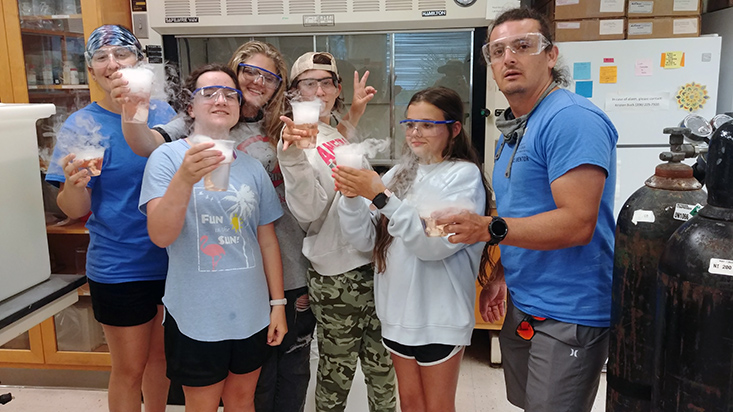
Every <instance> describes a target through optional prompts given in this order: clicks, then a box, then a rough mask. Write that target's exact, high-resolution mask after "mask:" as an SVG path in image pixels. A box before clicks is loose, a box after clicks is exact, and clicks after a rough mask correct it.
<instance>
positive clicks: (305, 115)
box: [290, 99, 323, 149]
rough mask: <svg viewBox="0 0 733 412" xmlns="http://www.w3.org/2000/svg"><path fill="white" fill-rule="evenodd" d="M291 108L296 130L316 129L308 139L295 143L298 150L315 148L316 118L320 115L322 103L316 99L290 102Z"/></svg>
mask: <svg viewBox="0 0 733 412" xmlns="http://www.w3.org/2000/svg"><path fill="white" fill-rule="evenodd" d="M290 105H291V106H292V108H293V123H295V127H296V128H298V129H311V130H312V129H316V130H315V131H314V132H313V135H312V136H311V137H310V138H302V139H299V140H296V141H295V146H296V147H298V148H299V149H312V148H314V147H316V138H317V134H318V132H317V129H318V118H319V117H320V115H321V106H322V105H323V102H322V101H320V100H318V99H316V100H311V101H303V102H297V101H296V102H290Z"/></svg>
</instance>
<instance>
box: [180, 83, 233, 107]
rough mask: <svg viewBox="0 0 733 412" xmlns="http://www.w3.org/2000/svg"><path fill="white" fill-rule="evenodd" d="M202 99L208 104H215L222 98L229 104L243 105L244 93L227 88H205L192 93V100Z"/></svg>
mask: <svg viewBox="0 0 733 412" xmlns="http://www.w3.org/2000/svg"><path fill="white" fill-rule="evenodd" d="M197 97H198V98H201V99H203V101H204V102H206V103H215V102H217V101H219V98H220V97H223V98H224V101H225V102H226V103H227V104H230V105H233V104H237V105H240V104H242V92H240V91H239V90H237V89H235V88H232V87H227V86H205V87H199V88H198V89H196V90H194V91H193V93H192V98H197Z"/></svg>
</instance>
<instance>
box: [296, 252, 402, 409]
mask: <svg viewBox="0 0 733 412" xmlns="http://www.w3.org/2000/svg"><path fill="white" fill-rule="evenodd" d="M308 290H309V294H310V300H311V308H312V309H313V313H314V314H315V316H316V321H317V322H318V323H317V325H318V327H317V328H316V336H317V339H318V352H319V360H318V374H317V377H316V394H315V400H316V411H319V412H326V411H328V412H333V411H343V410H344V408H346V398H347V397H348V395H349V389H351V382H352V381H353V379H354V374H355V373H356V364H357V360H361V369H362V371H363V372H364V377H365V381H366V385H367V396H368V398H369V410H370V411H371V412H375V411H389V412H394V411H395V410H396V407H397V399H396V393H395V373H394V369H393V368H392V361H391V359H390V356H389V353H388V352H387V350H386V349H385V348H384V345H382V341H381V340H382V327H381V324H380V323H379V319H377V313H376V310H375V308H374V270H373V269H372V268H371V265H365V266H362V267H359V268H356V269H354V270H351V271H348V272H346V273H342V274H340V275H337V276H322V275H320V274H318V273H317V272H316V271H314V270H313V269H308Z"/></svg>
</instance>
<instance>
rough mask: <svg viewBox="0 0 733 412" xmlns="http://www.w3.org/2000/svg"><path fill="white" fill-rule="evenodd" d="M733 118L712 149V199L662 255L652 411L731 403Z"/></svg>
mask: <svg viewBox="0 0 733 412" xmlns="http://www.w3.org/2000/svg"><path fill="white" fill-rule="evenodd" d="M731 182H733V123H726V124H724V125H722V126H721V127H720V128H718V130H716V131H715V133H714V134H713V136H712V138H711V139H710V146H709V149H708V169H707V176H706V179H705V183H706V185H707V190H708V198H707V205H706V206H705V207H703V208H702V209H700V211H699V212H698V214H697V215H696V216H694V217H692V218H691V219H690V220H688V221H687V222H685V223H684V224H682V225H681V226H680V227H679V228H678V229H677V230H676V231H675V233H674V234H673V235H672V236H671V237H670V239H669V241H668V242H667V245H666V247H665V249H664V252H663V253H662V256H661V257H660V260H659V271H658V283H657V321H656V328H657V330H656V337H655V352H656V362H655V366H656V378H655V380H654V385H653V394H652V407H653V409H652V410H653V411H655V412H681V411H689V412H693V411H694V412H699V411H705V412H730V411H733V185H732V184H731Z"/></svg>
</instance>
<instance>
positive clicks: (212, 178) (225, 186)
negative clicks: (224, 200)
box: [204, 140, 235, 192]
mask: <svg viewBox="0 0 733 412" xmlns="http://www.w3.org/2000/svg"><path fill="white" fill-rule="evenodd" d="M213 142H214V147H212V148H211V149H212V150H219V151H221V153H222V154H223V155H224V160H222V161H221V163H219V166H218V167H217V168H216V169H214V170H213V171H212V172H209V173H208V174H207V175H206V176H204V189H206V190H209V191H212V192H224V191H226V190H229V170H230V169H231V165H232V162H233V161H234V143H235V141H234V140H213Z"/></svg>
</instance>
